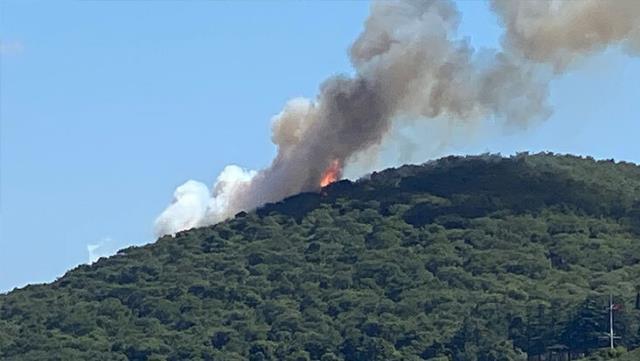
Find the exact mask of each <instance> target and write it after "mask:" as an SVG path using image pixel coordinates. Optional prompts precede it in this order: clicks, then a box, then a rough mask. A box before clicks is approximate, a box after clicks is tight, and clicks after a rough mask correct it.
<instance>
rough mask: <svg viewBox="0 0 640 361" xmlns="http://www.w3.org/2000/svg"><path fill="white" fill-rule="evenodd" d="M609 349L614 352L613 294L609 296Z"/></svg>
mask: <svg viewBox="0 0 640 361" xmlns="http://www.w3.org/2000/svg"><path fill="white" fill-rule="evenodd" d="M609 347H611V349H612V350H613V294H611V293H610V294H609Z"/></svg>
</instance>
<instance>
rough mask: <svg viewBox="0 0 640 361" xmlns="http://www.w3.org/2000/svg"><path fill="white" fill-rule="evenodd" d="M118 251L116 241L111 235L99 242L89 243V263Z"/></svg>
mask: <svg viewBox="0 0 640 361" xmlns="http://www.w3.org/2000/svg"><path fill="white" fill-rule="evenodd" d="M117 251H118V247H117V245H116V242H115V240H114V239H113V238H111V237H104V238H102V239H101V240H100V241H99V242H97V243H90V244H88V245H87V253H89V261H88V264H92V263H94V262H96V261H97V260H99V259H100V258H102V257H109V256H112V255H114V254H115V253H116V252H117Z"/></svg>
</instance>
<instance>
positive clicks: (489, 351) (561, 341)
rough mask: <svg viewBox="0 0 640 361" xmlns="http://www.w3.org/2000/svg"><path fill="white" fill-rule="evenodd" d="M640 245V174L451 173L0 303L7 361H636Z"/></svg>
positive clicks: (395, 174) (268, 217) (133, 250)
mask: <svg viewBox="0 0 640 361" xmlns="http://www.w3.org/2000/svg"><path fill="white" fill-rule="evenodd" d="M639 239H640V167H639V166H637V165H634V164H630V163H615V162H613V161H595V160H593V159H591V158H579V157H574V156H557V155H552V154H538V155H527V154H519V155H517V156H513V157H510V158H502V157H499V156H491V155H485V156H476V157H448V158H443V159H440V160H438V161H433V162H429V163H426V164H423V165H420V166H402V167H400V168H397V169H389V170H385V171H382V172H378V173H374V174H372V175H370V176H368V177H366V178H364V179H361V180H359V181H357V182H350V181H341V182H337V183H334V184H332V185H330V186H328V187H326V188H324V189H323V190H322V192H320V193H304V194H299V195H296V196H293V197H290V198H288V199H286V200H284V201H282V202H280V203H276V204H269V205H266V206H264V207H262V208H260V209H258V210H257V211H254V212H249V213H244V212H243V213H240V214H238V215H236V216H235V217H234V218H233V219H231V220H228V221H226V222H222V223H219V224H216V225H214V226H210V227H204V228H198V229H192V230H189V231H184V232H180V233H178V234H176V235H175V236H165V237H162V238H160V239H158V240H157V241H156V242H155V243H153V244H150V245H147V246H144V247H130V248H127V249H124V250H121V251H120V252H118V254H117V255H115V256H113V257H109V258H103V259H100V260H99V261H98V262H96V263H94V264H92V265H82V266H79V267H77V268H75V269H74V270H72V271H70V272H68V273H67V274H66V275H64V276H63V277H61V278H59V279H58V280H56V281H55V282H53V283H51V284H45V285H33V286H28V287H25V288H23V289H18V290H14V291H13V292H10V293H8V294H4V295H0V359H2V360H21V361H26V360H96V361H98V360H251V361H258V360H322V361H331V360H348V361H355V360H431V361H436V360H437V361H447V360H455V361H511V360H527V359H531V360H550V359H557V360H564V359H566V358H567V357H571V358H572V359H574V360H575V359H578V358H584V359H585V360H588V361H599V360H606V359H610V358H615V359H617V360H620V361H630V360H635V361H637V360H640V353H639V352H638V350H635V351H630V352H627V351H626V350H633V349H636V348H638V347H640V295H639V294H638V291H640V241H639ZM610 294H611V295H613V299H614V302H615V303H616V304H617V305H619V306H616V309H618V310H617V311H615V314H614V317H615V322H614V325H615V327H614V328H615V334H616V335H617V336H619V337H620V338H619V339H616V345H617V346H618V348H617V349H616V350H613V351H610V350H607V346H608V340H607V338H606V335H607V331H608V327H609V316H608V302H609V295H610ZM634 355H635V356H634Z"/></svg>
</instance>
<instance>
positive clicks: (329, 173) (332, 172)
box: [320, 159, 342, 187]
mask: <svg viewBox="0 0 640 361" xmlns="http://www.w3.org/2000/svg"><path fill="white" fill-rule="evenodd" d="M340 173H342V167H341V166H340V161H339V160H337V159H335V160H334V161H332V162H331V164H329V167H328V168H327V169H326V170H325V171H324V173H323V174H322V178H321V179H320V187H326V186H328V185H329V184H331V183H333V182H335V181H337V180H338V178H340Z"/></svg>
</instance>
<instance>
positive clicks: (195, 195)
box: [156, 0, 640, 235]
mask: <svg viewBox="0 0 640 361" xmlns="http://www.w3.org/2000/svg"><path fill="white" fill-rule="evenodd" d="M491 7H492V9H493V10H494V12H495V13H496V15H497V16H498V18H499V20H500V22H501V23H502V24H503V27H504V35H503V46H502V48H501V49H493V50H491V49H489V50H487V49H483V50H481V51H476V50H475V49H473V48H472V47H471V46H470V44H469V42H468V40H467V39H464V38H460V37H459V36H457V27H458V24H459V22H460V13H459V12H458V10H457V9H456V7H455V4H454V3H453V2H452V1H433V0H430V1H398V2H386V1H385V2H375V3H373V4H372V6H371V12H370V15H369V17H368V18H367V20H366V22H365V24H364V29H363V31H362V33H361V34H360V36H359V37H358V38H357V39H356V40H355V42H354V43H353V45H352V47H351V49H350V54H349V55H350V59H351V63H352V65H353V67H354V69H355V75H353V76H342V75H338V76H334V77H331V78H329V79H327V80H325V81H324V82H323V83H322V84H321V86H320V91H319V94H318V96H317V98H316V99H313V100H310V99H301V98H297V99H293V100H291V101H289V102H288V103H287V104H286V105H285V107H284V109H283V110H282V112H281V113H280V114H278V115H276V116H275V117H274V118H273V121H272V141H273V143H274V144H275V145H276V147H277V150H278V152H277V155H276V158H275V159H274V160H273V162H272V163H271V165H270V166H269V167H268V168H266V169H263V170H261V171H258V172H247V171H244V170H242V169H240V168H238V167H227V168H226V169H225V171H223V173H222V174H221V176H220V177H219V178H218V181H217V183H216V185H215V186H214V189H213V191H212V192H211V194H210V193H209V192H208V191H207V189H206V186H205V185H203V184H201V183H198V182H194V181H189V182H187V183H185V184H184V185H182V186H180V187H178V189H177V190H176V193H175V195H174V196H175V199H174V202H173V203H172V204H171V205H170V206H169V207H168V208H167V209H166V210H165V211H164V212H163V213H162V214H161V215H160V216H159V218H158V219H157V220H156V233H157V234H158V235H162V234H169V233H175V232H176V231H179V230H182V229H187V228H191V227H194V226H200V225H207V224H212V223H215V222H217V221H220V220H222V219H224V218H226V217H228V216H231V215H233V214H235V213H236V212H239V211H241V210H251V209H254V208H256V207H258V206H260V205H262V204H264V203H267V202H273V201H278V200H281V199H282V198H284V197H287V196H289V195H292V194H296V193H299V192H302V191H313V190H318V189H319V188H320V184H321V181H323V179H326V177H325V172H326V171H327V170H328V169H329V170H331V171H333V172H335V171H336V169H335V168H336V164H337V165H340V166H341V167H344V166H345V165H348V164H349V162H350V161H351V160H353V159H354V158H355V157H357V156H359V155H360V156H361V155H362V154H366V152H367V151H368V150H371V149H374V148H375V147H376V146H377V145H379V144H380V143H381V141H382V140H383V138H384V137H385V135H386V134H387V133H388V132H389V130H390V129H391V127H392V124H393V123H392V122H394V121H395V120H398V119H412V120H416V121H421V122H422V121H424V122H429V121H431V120H433V119H436V118H438V119H445V120H446V121H448V122H452V123H463V124H469V123H473V122H481V121H483V120H487V119H491V120H493V121H496V122H499V123H502V124H504V125H505V126H515V127H526V126H528V125H529V124H532V123H535V122H537V121H541V120H544V119H546V118H547V117H548V116H549V115H550V113H551V109H550V107H549V105H548V104H547V94H548V85H549V82H550V81H551V79H552V78H553V76H559V75H560V74H562V72H563V71H565V70H566V69H567V67H568V66H569V65H571V64H572V63H574V62H575V61H576V60H578V59H580V58H582V57H585V56H588V55H590V54H593V53H595V52H598V51H602V50H603V49H605V48H606V47H608V46H610V45H613V44H618V43H619V44H622V45H623V46H624V47H625V48H626V49H628V50H629V51H630V52H633V51H635V52H638V51H639V50H640V22H639V19H640V2H638V1H636V0H616V1H600V0H582V1H539V2H538V1H512V0H493V1H492V2H491ZM339 171H340V170H338V174H337V176H338V177H339V176H340V174H339Z"/></svg>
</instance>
